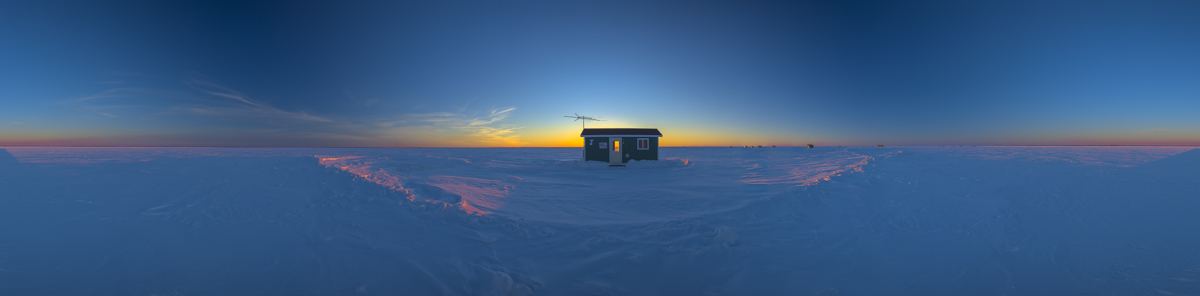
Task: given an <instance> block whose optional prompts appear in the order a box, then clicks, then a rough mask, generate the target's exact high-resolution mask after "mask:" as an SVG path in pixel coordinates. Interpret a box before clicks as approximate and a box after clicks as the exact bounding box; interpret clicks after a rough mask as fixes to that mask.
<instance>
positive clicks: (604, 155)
mask: <svg viewBox="0 0 1200 296" xmlns="http://www.w3.org/2000/svg"><path fill="white" fill-rule="evenodd" d="M600 143H605V145H608V137H584V138H583V153H584V156H583V159H584V160H588V161H603V162H608V149H607V148H604V149H601V148H600Z"/></svg>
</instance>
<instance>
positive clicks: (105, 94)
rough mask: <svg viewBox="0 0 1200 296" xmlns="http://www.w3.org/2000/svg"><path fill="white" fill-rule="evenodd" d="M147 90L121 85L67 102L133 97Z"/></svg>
mask: <svg viewBox="0 0 1200 296" xmlns="http://www.w3.org/2000/svg"><path fill="white" fill-rule="evenodd" d="M146 91H147V90H146V89H144V88H137V87H120V88H113V89H109V90H105V91H102V92H100V93H98V94H95V95H90V96H86V97H79V98H74V99H68V100H67V102H70V103H80V102H85V101H91V100H95V99H107V98H132V97H137V96H141V95H143V94H144V93H145V92H146Z"/></svg>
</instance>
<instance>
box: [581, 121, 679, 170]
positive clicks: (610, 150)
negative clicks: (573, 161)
mask: <svg viewBox="0 0 1200 296" xmlns="http://www.w3.org/2000/svg"><path fill="white" fill-rule="evenodd" d="M579 136H580V137H583V160H585V161H587V160H592V161H603V162H607V163H610V164H622V163H626V162H629V161H630V160H658V138H660V137H662V133H660V132H658V129H656V128H585V129H583V133H580V134H579Z"/></svg>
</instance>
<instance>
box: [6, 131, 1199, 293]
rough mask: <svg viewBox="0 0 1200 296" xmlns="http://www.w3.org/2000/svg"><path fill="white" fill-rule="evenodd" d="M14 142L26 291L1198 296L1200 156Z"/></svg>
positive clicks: (11, 178) (13, 263)
mask: <svg viewBox="0 0 1200 296" xmlns="http://www.w3.org/2000/svg"><path fill="white" fill-rule="evenodd" d="M578 155H579V151H578V149H570V148H522V149H432V148H431V149H308V148H295V149H290V148H289V149H283V148H19V147H9V148H4V149H0V294H3V295H79V294H87V295H216V294H219V295H262V294H284V295H331V294H338V295H340V294H355V295H397V294H400V295H933V294H950V295H964V294H967V295H975V294H988V295H991V294H1005V295H1062V294H1088V295H1142V294H1150V295H1189V294H1192V295H1198V294H1200V236H1196V235H1194V233H1197V231H1198V230H1200V218H1197V216H1196V215H1195V212H1196V209H1200V169H1197V168H1200V150H1191V148H1180V147H899V148H884V149H879V148H862V147H852V148H835V147H818V148H814V149H808V148H791V147H788V148H782V147H781V148H760V149H745V148H663V150H662V151H661V156H662V157H663V160H661V161H656V162H638V163H632V164H630V165H629V166H628V167H626V168H609V167H608V166H607V164H603V163H596V162H592V163H589V162H581V161H577V160H576V158H578Z"/></svg>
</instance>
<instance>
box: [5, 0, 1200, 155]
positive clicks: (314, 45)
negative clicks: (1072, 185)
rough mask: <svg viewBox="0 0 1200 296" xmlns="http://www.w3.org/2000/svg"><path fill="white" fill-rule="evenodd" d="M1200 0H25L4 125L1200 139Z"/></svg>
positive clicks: (854, 141)
mask: <svg viewBox="0 0 1200 296" xmlns="http://www.w3.org/2000/svg"><path fill="white" fill-rule="evenodd" d="M1197 15H1200V2H1196V1H1123V2H1106V1H1027V2H1023V1H994V2H981V1H920V2H899V1H896V2H888V1H861V2H859V1H821V2H816V1H813V2H795V1H792V2H760V3H749V4H747V3H739V2H695V1H678V2H658V1H628V2H622V1H567V2H564V1H536V2H535V1H520V2H516V1H513V2H497V1H486V2H484V1H464V2H458V1H455V2H449V1H429V2H425V3H421V2H391V1H381V2H298V1H278V2H245V1H230V2H216V1H202V2H194V3H187V2H170V3H164V2H156V1H144V2H116V1H114V2H111V3H95V2H88V1H80V2H51V1H29V2H5V3H4V4H0V40H3V42H0V106H3V107H2V108H0V145H99V146H571V145H577V144H578V142H579V141H580V140H579V138H578V132H579V124H578V123H574V122H571V121H570V119H566V118H563V117H562V116H563V115H572V114H573V113H579V114H583V115H590V116H600V117H602V118H603V119H607V120H608V121H604V122H596V123H592V124H590V125H589V126H595V127H656V128H659V129H660V130H662V132H663V133H664V135H665V137H664V138H663V144H664V145H773V144H774V145H802V144H806V143H814V144H823V145H874V144H890V145H1056V144H1193V145H1195V144H1200V116H1196V115H1195V113H1196V110H1200V55H1198V54H1196V53H1197V52H1200V18H1197V17H1196V16H1197Z"/></svg>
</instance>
